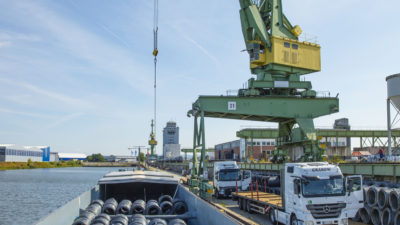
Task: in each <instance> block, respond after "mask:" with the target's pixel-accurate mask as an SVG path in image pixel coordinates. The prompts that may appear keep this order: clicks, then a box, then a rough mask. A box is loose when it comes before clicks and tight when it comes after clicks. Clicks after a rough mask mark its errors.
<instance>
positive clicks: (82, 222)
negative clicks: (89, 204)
mask: <svg viewBox="0 0 400 225" xmlns="http://www.w3.org/2000/svg"><path fill="white" fill-rule="evenodd" d="M95 217H96V215H95V214H94V213H93V212H92V211H86V210H85V211H83V212H82V213H81V214H80V215H79V217H78V218H77V219H76V220H75V221H74V223H73V225H89V224H91V223H92V220H93V219H94V218H95Z"/></svg>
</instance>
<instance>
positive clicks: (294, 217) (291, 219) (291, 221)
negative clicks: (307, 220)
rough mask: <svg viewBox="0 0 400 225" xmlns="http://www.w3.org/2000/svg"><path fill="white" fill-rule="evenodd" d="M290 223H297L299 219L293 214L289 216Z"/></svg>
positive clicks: (296, 224) (293, 224)
mask: <svg viewBox="0 0 400 225" xmlns="http://www.w3.org/2000/svg"><path fill="white" fill-rule="evenodd" d="M290 225H299V221H298V220H297V217H296V215H295V214H293V215H292V217H290Z"/></svg>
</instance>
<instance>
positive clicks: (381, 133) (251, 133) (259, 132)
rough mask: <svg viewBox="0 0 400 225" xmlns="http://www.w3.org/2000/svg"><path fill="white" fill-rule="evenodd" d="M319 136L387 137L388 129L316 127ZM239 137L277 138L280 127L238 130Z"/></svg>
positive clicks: (394, 134)
mask: <svg viewBox="0 0 400 225" xmlns="http://www.w3.org/2000/svg"><path fill="white" fill-rule="evenodd" d="M316 132H317V136H321V137H354V138H356V137H359V138H366V137H368V138H372V137H375V138H384V137H387V131H386V130H338V129H316ZM236 136H237V137H239V138H251V137H253V138H256V139H257V138H260V139H262V138H277V137H278V129H242V130H240V131H237V132H236ZM392 137H393V138H398V137H400V130H392Z"/></svg>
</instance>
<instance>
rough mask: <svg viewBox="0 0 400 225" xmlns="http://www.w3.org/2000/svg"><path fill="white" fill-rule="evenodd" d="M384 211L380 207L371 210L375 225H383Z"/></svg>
mask: <svg viewBox="0 0 400 225" xmlns="http://www.w3.org/2000/svg"><path fill="white" fill-rule="evenodd" d="M381 214H382V211H381V210H380V209H379V208H378V207H374V208H372V209H371V222H372V224H373V225H381Z"/></svg>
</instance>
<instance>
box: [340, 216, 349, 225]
mask: <svg viewBox="0 0 400 225" xmlns="http://www.w3.org/2000/svg"><path fill="white" fill-rule="evenodd" d="M341 222H342V223H341V224H342V225H349V220H348V219H347V218H344V219H342V220H341Z"/></svg>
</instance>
